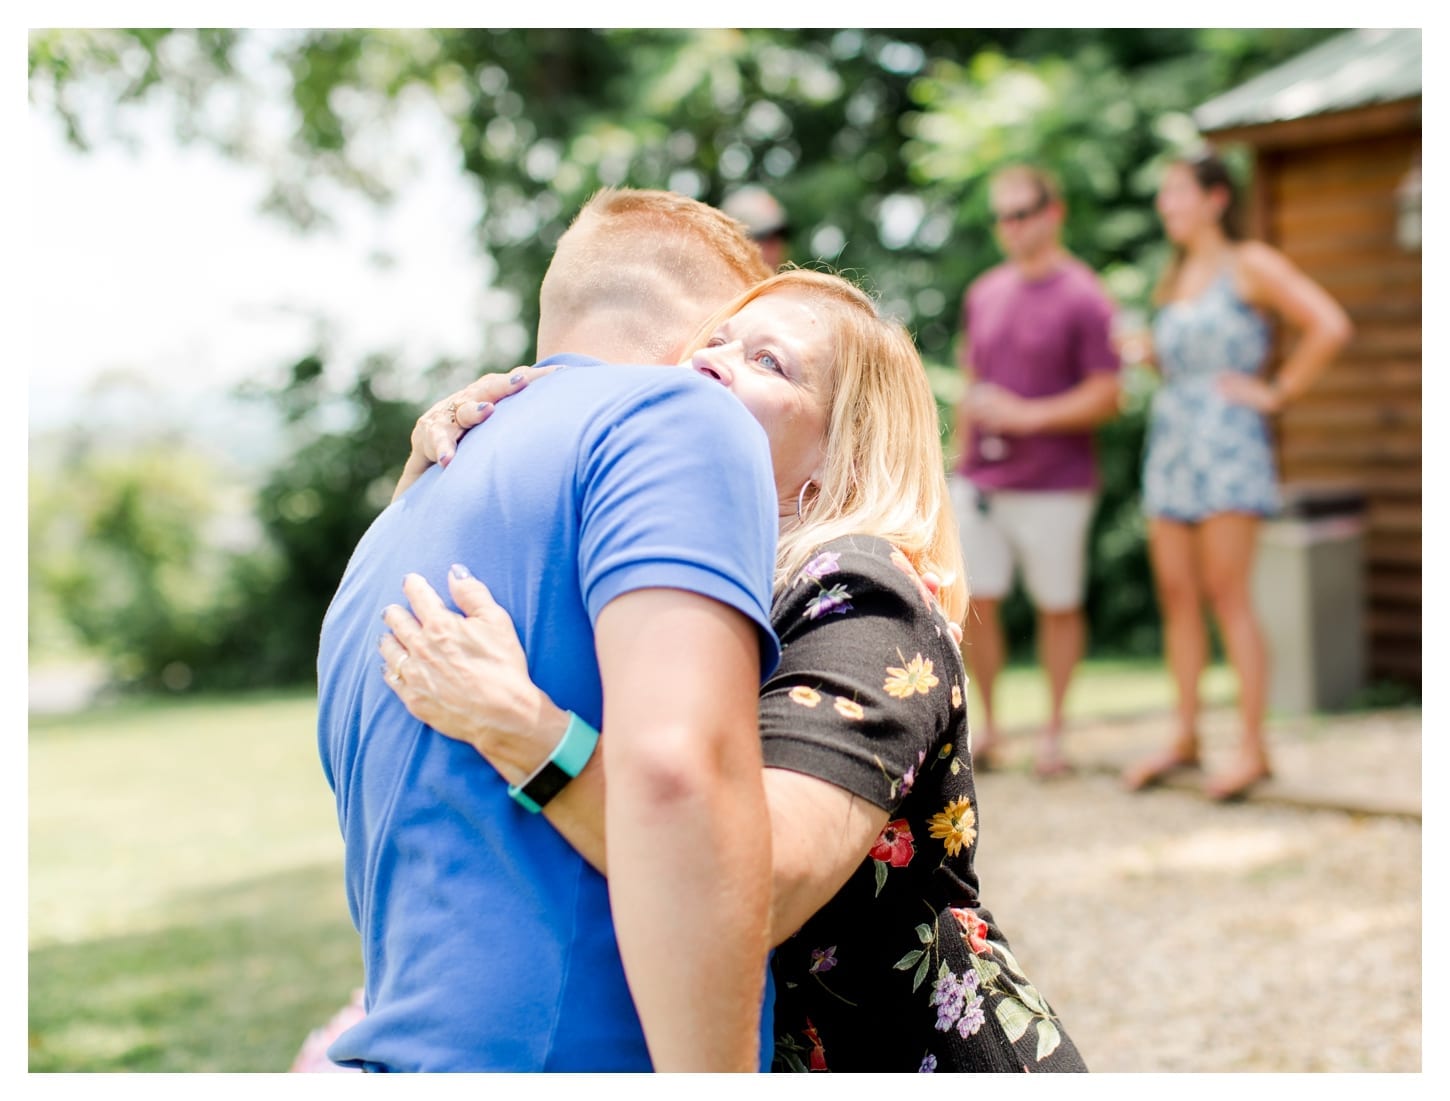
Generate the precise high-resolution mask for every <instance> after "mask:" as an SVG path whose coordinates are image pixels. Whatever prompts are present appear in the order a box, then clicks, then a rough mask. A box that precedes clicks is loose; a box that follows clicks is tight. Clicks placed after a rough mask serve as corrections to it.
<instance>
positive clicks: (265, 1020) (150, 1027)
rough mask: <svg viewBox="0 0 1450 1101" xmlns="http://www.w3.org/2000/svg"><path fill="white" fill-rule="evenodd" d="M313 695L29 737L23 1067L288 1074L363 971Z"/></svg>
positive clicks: (87, 720)
mask: <svg viewBox="0 0 1450 1101" xmlns="http://www.w3.org/2000/svg"><path fill="white" fill-rule="evenodd" d="M315 714H316V705H315V701H314V699H313V698H312V697H311V696H310V695H308V696H305V697H300V696H296V695H293V696H268V697H254V698H249V699H239V700H209V701H194V702H193V701H187V702H183V703H174V702H156V703H132V704H128V705H125V706H122V707H116V708H111V709H106V710H104V711H97V712H92V713H88V714H84V715H78V716H75V717H73V718H67V719H43V720H36V721H34V722H32V724H31V729H30V744H29V749H30V991H29V994H30V998H29V1001H30V1060H29V1062H30V1069H31V1070H32V1071H52V1070H57V1071H59V1070H65V1071H71V1070H85V1071H117V1070H136V1071H242V1070H254V1071H255V1070H285V1069H286V1068H287V1066H288V1065H289V1063H290V1062H291V1060H292V1057H293V1056H294V1055H295V1054H296V1051H297V1048H298V1046H299V1045H300V1044H301V1042H302V1039H303V1037H304V1036H305V1035H306V1033H307V1031H308V1030H309V1029H310V1028H312V1027H314V1026H316V1025H318V1024H321V1023H322V1022H323V1021H325V1020H326V1019H327V1018H328V1017H329V1016H331V1014H332V1013H333V1011H334V1010H336V1009H337V1008H338V1007H339V1006H341V1005H342V1003H343V1002H344V1001H346V999H347V997H348V994H349V992H350V991H351V990H352V988H353V987H354V986H355V985H357V984H358V982H359V980H360V977H361V963H360V962H359V956H358V947H357V936H356V934H355V933H354V932H353V929H352V923H351V922H350V921H349V920H348V915H347V904H346V901H345V899H344V896H343V892H342V842H341V838H340V837H339V834H338V829H337V817H336V814H335V811H334V809H333V802H332V795H331V793H330V792H329V791H328V788H327V784H326V782H325V781H324V780H323V777H322V773H321V769H320V767H319V765H318V760H317V748H316V734H315V725H314V724H315Z"/></svg>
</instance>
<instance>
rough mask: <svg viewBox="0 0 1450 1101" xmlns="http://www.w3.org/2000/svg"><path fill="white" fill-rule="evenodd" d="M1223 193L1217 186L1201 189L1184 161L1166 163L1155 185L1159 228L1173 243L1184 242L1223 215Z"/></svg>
mask: <svg viewBox="0 0 1450 1101" xmlns="http://www.w3.org/2000/svg"><path fill="white" fill-rule="evenodd" d="M1225 202H1226V196H1224V195H1223V193H1222V191H1221V189H1217V188H1215V189H1214V190H1211V191H1205V190H1204V189H1203V188H1202V187H1200V186H1199V183H1198V180H1197V179H1195V178H1194V175H1193V171H1192V169H1190V168H1189V167H1188V166H1187V165H1185V164H1170V165H1169V166H1168V168H1167V170H1166V171H1165V172H1164V173H1163V182H1162V183H1161V184H1160V185H1159V186H1158V201H1157V204H1156V205H1157V207H1158V216H1159V217H1160V218H1162V219H1163V232H1164V233H1165V234H1167V236H1168V239H1169V240H1170V241H1172V242H1173V243H1174V244H1179V245H1181V244H1186V243H1187V242H1188V241H1189V240H1191V239H1192V238H1193V237H1194V236H1195V235H1196V234H1197V233H1198V232H1199V231H1200V230H1201V229H1203V227H1204V226H1210V225H1217V224H1218V223H1219V221H1220V220H1221V219H1222V217H1223V210H1224V204H1225Z"/></svg>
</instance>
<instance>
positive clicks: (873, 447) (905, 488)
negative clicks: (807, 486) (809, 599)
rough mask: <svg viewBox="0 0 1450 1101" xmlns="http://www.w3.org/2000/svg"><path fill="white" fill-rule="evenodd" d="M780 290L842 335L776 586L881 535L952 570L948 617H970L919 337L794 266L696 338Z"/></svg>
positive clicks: (917, 557) (838, 283)
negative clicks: (811, 485)
mask: <svg viewBox="0 0 1450 1101" xmlns="http://www.w3.org/2000/svg"><path fill="white" fill-rule="evenodd" d="M768 294H793V295H798V296H799V297H801V298H804V299H806V300H807V301H808V302H809V304H810V305H811V307H812V308H813V309H816V310H818V311H819V312H820V313H821V314H822V315H823V317H824V318H825V319H826V320H827V322H828V323H829V324H830V328H831V332H832V333H833V335H834V337H835V354H834V362H833V367H834V369H833V370H832V371H831V372H830V384H829V390H828V392H827V393H826V394H825V395H823V396H824V398H825V407H826V438H825V445H824V452H825V459H824V462H823V465H822V469H821V476H820V485H819V489H818V492H817V493H816V494H815V496H814V497H813V498H811V499H810V501H809V503H808V504H807V505H806V506H805V508H804V509H803V515H802V519H801V521H800V523H798V524H793V525H791V526H790V527H788V528H786V527H783V530H782V532H781V537H780V544H779V547H778V550H777V553H776V572H775V584H776V587H777V588H783V587H784V586H786V585H789V584H790V583H791V582H792V581H793V580H794V579H795V577H796V575H797V574H799V572H800V570H801V568H802V567H803V566H804V565H805V564H806V562H807V560H808V559H809V557H810V555H811V552H812V551H813V550H814V549H815V548H816V547H818V546H820V545H821V544H822V543H827V542H830V541H831V540H832V539H836V538H839V537H841V536H844V535H876V536H880V537H881V538H883V539H886V540H888V541H890V542H891V543H893V544H895V545H896V547H897V548H899V549H900V550H901V551H902V553H903V554H905V555H906V557H907V559H908V560H909V561H910V562H911V564H912V566H913V567H914V568H915V569H916V570H917V571H918V572H921V573H925V572H927V571H931V572H932V573H935V574H936V575H937V576H938V577H940V578H941V582H942V584H941V590H940V593H939V597H938V599H939V600H940V601H941V605H942V607H943V609H944V610H945V611H946V613H947V617H948V618H949V619H951V620H953V621H955V622H958V623H960V622H961V621H962V620H963V619H964V618H965V616H966V611H967V585H966V578H965V569H964V565H963V561H962V549H961V543H960V541H959V537H958V535H957V524H956V519H955V517H954V516H953V513H952V508H951V502H950V499H949V497H948V494H947V483H946V475H945V473H944V470H943V465H942V451H941V436H940V427H939V422H938V419H937V410H936V400H935V399H934V398H933V397H932V392H931V387H930V385H929V384H928V383H927V378H926V370H925V369H924V368H923V367H922V363H921V356H920V354H918V352H917V350H916V345H915V344H914V343H913V342H912V339H911V336H910V334H908V333H907V331H906V329H905V328H904V327H903V326H902V325H901V324H900V323H899V322H897V321H894V320H891V319H889V318H885V317H883V316H881V313H880V311H879V310H878V309H877V308H876V304H875V303H874V302H873V301H872V300H871V299H870V298H869V297H868V296H867V295H866V294H864V293H863V292H862V291H861V290H860V289H858V288H857V287H856V286H854V285H853V284H851V283H850V282H848V281H847V280H845V279H842V278H841V277H840V276H837V275H830V274H827V273H826V272H820V271H806V270H802V269H791V270H787V271H784V272H781V273H780V274H779V275H775V276H772V277H771V278H769V279H767V280H766V281H765V282H763V283H760V284H759V285H757V286H755V287H752V288H751V289H750V290H748V291H746V292H745V293H744V294H742V295H740V296H739V297H738V298H736V299H735V300H734V301H733V302H731V303H730V304H729V305H728V306H725V307H724V308H722V309H721V310H720V311H719V312H718V313H717V314H716V315H715V316H714V317H712V318H711V319H710V321H709V322H707V323H706V324H705V326H704V327H703V328H702V329H701V331H700V333H699V335H698V336H697V338H696V340H695V341H694V342H693V343H692V345H691V347H692V348H699V347H702V346H703V345H704V344H705V342H706V341H707V340H708V339H709V338H710V336H711V335H712V334H713V333H714V332H715V330H716V329H717V328H718V327H719V326H720V324H721V323H722V322H724V321H725V320H726V319H727V318H729V317H731V316H732V315H734V314H735V313H738V312H739V311H740V310H741V309H742V308H743V307H744V306H745V305H746V304H747V303H749V302H752V301H754V300H755V299H757V298H761V297H764V296H765V295H768Z"/></svg>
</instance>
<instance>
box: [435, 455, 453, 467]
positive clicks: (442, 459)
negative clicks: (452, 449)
mask: <svg viewBox="0 0 1450 1101" xmlns="http://www.w3.org/2000/svg"><path fill="white" fill-rule="evenodd" d="M452 461H453V456H452V455H439V456H438V465H439V466H447V465H448V464H449V463H451V462H452Z"/></svg>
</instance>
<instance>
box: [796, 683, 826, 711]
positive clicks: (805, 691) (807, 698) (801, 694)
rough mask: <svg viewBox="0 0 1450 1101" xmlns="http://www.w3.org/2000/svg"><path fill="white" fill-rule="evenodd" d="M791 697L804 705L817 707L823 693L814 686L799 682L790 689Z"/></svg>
mask: <svg viewBox="0 0 1450 1101" xmlns="http://www.w3.org/2000/svg"><path fill="white" fill-rule="evenodd" d="M790 698H791V699H793V700H795V702H796V703H798V704H800V705H801V706H803V707H815V706H816V704H818V703H820V702H821V694H820V693H819V692H817V691H816V690H815V689H814V688H807V687H806V686H805V685H804V684H798V685H796V686H795V687H794V688H792V689H791V690H790Z"/></svg>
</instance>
